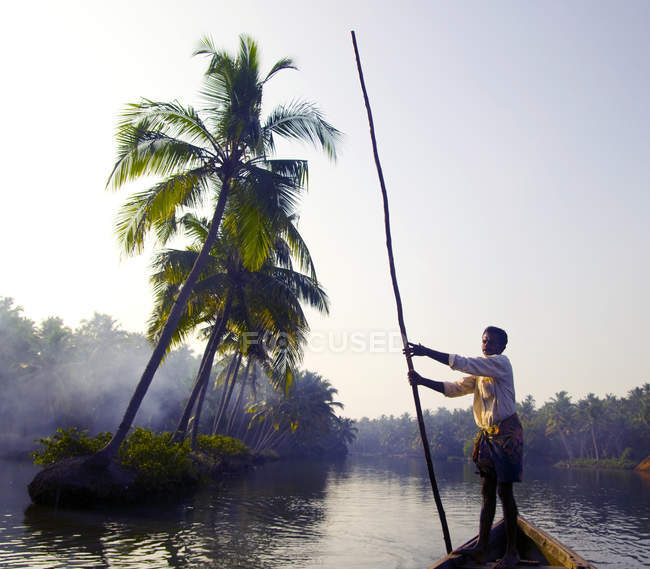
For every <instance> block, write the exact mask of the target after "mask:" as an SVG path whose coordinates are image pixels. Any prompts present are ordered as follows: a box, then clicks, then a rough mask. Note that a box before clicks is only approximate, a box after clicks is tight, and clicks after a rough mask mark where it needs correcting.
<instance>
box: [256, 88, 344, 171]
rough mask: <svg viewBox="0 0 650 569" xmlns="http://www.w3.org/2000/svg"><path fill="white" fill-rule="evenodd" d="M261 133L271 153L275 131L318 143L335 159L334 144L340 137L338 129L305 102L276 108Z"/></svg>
mask: <svg viewBox="0 0 650 569" xmlns="http://www.w3.org/2000/svg"><path fill="white" fill-rule="evenodd" d="M262 133H263V137H264V139H265V141H266V143H267V147H268V150H269V151H270V152H273V151H274V150H275V144H274V140H273V135H274V134H277V135H279V136H282V137H285V138H289V139H295V140H300V141H303V142H310V143H312V144H313V145H314V146H317V147H318V146H320V147H321V148H322V149H323V150H324V151H325V152H326V153H327V155H328V156H329V157H330V158H331V159H332V160H336V144H337V142H338V141H339V140H340V138H341V132H340V131H339V130H337V129H336V128H334V127H333V126H332V125H331V124H329V123H328V122H327V121H326V120H325V118H324V117H323V115H322V113H321V112H320V110H318V108H317V107H316V106H315V105H313V104H312V103H308V102H305V101H294V102H292V103H289V104H288V105H280V106H278V107H276V108H275V109H274V110H273V111H272V112H271V114H270V115H269V117H268V118H267V120H266V123H265V124H264V127H263V129H262Z"/></svg>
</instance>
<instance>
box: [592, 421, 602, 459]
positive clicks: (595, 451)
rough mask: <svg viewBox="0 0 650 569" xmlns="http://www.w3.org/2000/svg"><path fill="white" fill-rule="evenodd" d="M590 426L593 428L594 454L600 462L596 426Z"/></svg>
mask: <svg viewBox="0 0 650 569" xmlns="http://www.w3.org/2000/svg"><path fill="white" fill-rule="evenodd" d="M590 426H591V442H593V443H594V453H595V455H596V460H600V456H599V455H598V445H597V444H596V433H595V432H594V424H593V423H592V424H591V425H590Z"/></svg>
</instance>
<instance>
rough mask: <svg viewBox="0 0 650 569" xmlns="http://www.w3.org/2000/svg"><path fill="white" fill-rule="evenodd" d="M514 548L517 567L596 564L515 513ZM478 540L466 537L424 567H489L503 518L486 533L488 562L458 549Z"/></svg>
mask: <svg viewBox="0 0 650 569" xmlns="http://www.w3.org/2000/svg"><path fill="white" fill-rule="evenodd" d="M517 525H518V532H517V549H518V550H519V555H520V557H521V559H522V560H523V561H522V563H521V564H520V565H518V566H517V567H531V568H535V567H536V568H537V569H548V568H559V567H564V568H567V569H596V566H595V565H593V564H592V563H590V562H589V561H587V560H586V559H583V558H582V557H581V556H580V555H578V554H577V553H576V552H575V551H573V550H572V549H571V548H569V547H567V546H566V545H564V544H563V543H562V542H560V541H559V540H557V539H556V538H554V537H553V536H551V535H549V534H548V533H546V532H545V531H543V530H541V529H539V528H538V527H535V526H534V525H533V524H531V523H530V522H529V521H527V520H525V519H524V518H522V517H521V516H519V518H518V520H517ZM477 541H478V536H476V537H474V538H472V539H470V540H469V541H468V542H467V543H464V544H463V545H461V546H460V547H458V548H457V549H455V550H454V551H452V552H451V553H450V554H449V555H447V556H446V557H443V558H442V559H440V560H439V561H438V562H436V563H434V564H433V565H431V566H430V567H429V568H428V569H451V568H455V569H479V568H480V569H488V568H490V567H493V566H494V565H495V564H496V562H497V559H499V558H500V557H501V556H502V555H503V552H504V551H505V527H504V523H503V520H501V521H499V522H497V523H496V524H495V525H494V526H493V528H492V531H491V533H490V543H489V550H488V561H487V562H486V563H483V564H477V563H475V562H472V561H471V560H469V559H468V558H467V556H464V555H462V554H459V553H458V551H459V550H461V549H463V548H466V547H472V546H473V545H474V544H476V542H477Z"/></svg>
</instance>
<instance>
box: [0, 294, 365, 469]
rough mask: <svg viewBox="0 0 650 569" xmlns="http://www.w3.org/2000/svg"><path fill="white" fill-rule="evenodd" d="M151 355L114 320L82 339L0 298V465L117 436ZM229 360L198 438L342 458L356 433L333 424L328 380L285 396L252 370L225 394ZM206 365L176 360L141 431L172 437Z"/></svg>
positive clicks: (87, 327) (178, 355)
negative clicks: (80, 440)
mask: <svg viewBox="0 0 650 569" xmlns="http://www.w3.org/2000/svg"><path fill="white" fill-rule="evenodd" d="M151 350H152V347H151V345H150V344H149V342H148V341H147V339H146V338H145V336H144V335H142V334H137V333H131V332H126V331H124V330H122V329H121V328H120V326H119V325H118V324H117V322H116V321H115V320H114V319H113V318H112V317H110V316H108V315H105V314H95V315H94V316H93V317H92V318H91V319H89V320H86V321H83V322H82V323H81V324H80V325H79V327H78V328H76V329H72V328H70V327H68V326H66V325H65V324H64V322H63V320H62V319H61V318H58V317H51V318H47V319H45V320H43V321H42V322H41V323H40V324H36V323H34V322H33V321H31V320H29V319H28V318H25V317H24V315H23V313H22V309H21V307H19V306H16V305H15V304H14V302H13V300H12V299H10V298H2V297H0V389H1V390H2V397H1V398H0V455H9V454H24V453H26V452H28V451H29V450H32V448H34V446H35V441H36V440H37V439H39V438H41V437H44V436H47V435H51V434H52V433H53V432H54V431H55V430H56V429H57V428H59V427H61V428H66V429H67V428H70V427H76V428H78V429H82V430H88V432H89V433H90V434H91V435H92V434H95V433H99V432H101V431H113V430H114V429H115V428H116V427H117V424H118V422H119V420H120V418H121V416H122V413H123V411H124V409H125V407H126V405H127V404H128V401H129V398H130V397H131V395H132V393H133V389H134V387H135V384H136V382H137V379H138V378H139V376H140V373H141V371H142V369H143V367H144V365H145V364H146V362H147V359H148V357H149V355H150V354H151ZM232 359H233V356H232V355H227V356H221V359H220V360H219V361H217V362H216V363H215V366H214V368H213V373H212V377H211V382H210V388H209V389H207V390H206V395H205V404H204V411H203V413H202V415H201V422H200V429H199V433H212V432H218V433H219V434H227V435H231V436H236V437H237V438H240V439H242V440H243V441H244V442H245V443H246V444H247V445H248V446H249V447H250V448H252V449H253V450H256V451H262V450H273V451H277V452H278V453H280V454H284V455H287V454H288V455H317V456H323V455H328V454H329V455H340V454H345V452H346V451H347V445H348V444H349V442H350V441H351V440H352V439H353V438H354V427H353V425H352V421H351V420H350V419H345V418H342V417H339V416H337V415H336V413H335V410H337V409H339V408H341V407H342V404H341V403H339V402H337V401H335V400H334V397H335V395H336V393H337V391H336V389H334V388H333V387H332V386H331V385H330V384H329V382H328V381H327V380H325V379H323V378H322V377H320V376H319V375H318V374H315V373H312V372H309V371H304V372H300V373H298V374H296V376H295V377H294V381H293V384H292V385H291V387H290V389H289V390H288V392H287V393H284V391H283V390H280V391H278V390H277V389H275V388H274V387H273V386H272V385H271V384H270V382H269V381H268V378H267V376H266V374H265V373H264V371H263V370H262V369H261V368H259V367H258V366H255V365H252V366H250V367H251V369H250V373H249V374H248V380H247V381H243V380H242V381H240V382H239V383H238V385H237V390H235V389H233V388H234V386H235V385H234V381H231V383H230V386H229V389H224V380H225V378H226V376H227V373H226V372H227V371H228V369H229V368H232V367H233V366H231V363H232ZM199 364H200V358H198V357H197V356H195V355H194V354H193V353H192V351H191V350H189V349H188V348H187V347H181V348H178V349H176V350H174V351H172V352H170V353H169V354H168V355H167V357H166V358H165V361H164V363H163V365H162V366H161V367H160V369H159V370H158V372H157V374H156V377H155V379H154V381H153V383H152V386H151V388H150V389H149V392H148V393H147V396H146V398H145V400H144V402H143V405H142V407H141V408H140V410H139V412H138V414H137V416H136V420H135V423H136V425H138V426H140V427H144V428H147V429H150V430H153V431H156V432H161V431H173V430H174V428H175V427H176V424H177V422H178V420H179V417H180V415H181V413H182V411H183V407H184V405H185V403H186V400H187V398H188V395H189V393H190V390H191V388H192V384H193V383H194V380H195V377H196V374H197V371H198V369H199ZM240 367H241V368H244V367H246V366H240ZM242 374H243V372H242ZM219 412H220V413H219ZM217 419H218V420H217Z"/></svg>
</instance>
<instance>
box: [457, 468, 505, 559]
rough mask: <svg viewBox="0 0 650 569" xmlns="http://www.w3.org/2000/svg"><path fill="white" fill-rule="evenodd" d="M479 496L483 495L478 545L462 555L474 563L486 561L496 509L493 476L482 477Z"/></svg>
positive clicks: (495, 484)
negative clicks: (466, 555)
mask: <svg viewBox="0 0 650 569" xmlns="http://www.w3.org/2000/svg"><path fill="white" fill-rule="evenodd" d="M481 479H482V480H483V486H482V487H481V494H482V495H483V504H482V505H481V518H480V523H479V532H478V543H477V544H476V545H475V546H474V547H473V548H472V549H469V550H463V551H462V553H466V554H468V555H469V556H470V557H471V558H472V559H474V560H476V561H485V560H486V559H487V552H488V543H489V541H490V530H491V529H492V522H493V521H494V513H495V511H496V507H497V479H496V477H495V476H484V477H482V478H481Z"/></svg>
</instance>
